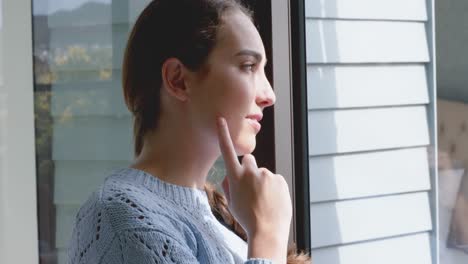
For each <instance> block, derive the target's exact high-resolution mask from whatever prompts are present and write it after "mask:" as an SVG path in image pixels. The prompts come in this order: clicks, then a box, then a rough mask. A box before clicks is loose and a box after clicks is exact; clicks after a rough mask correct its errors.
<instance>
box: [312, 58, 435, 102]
mask: <svg viewBox="0 0 468 264" xmlns="http://www.w3.org/2000/svg"><path fill="white" fill-rule="evenodd" d="M307 87H308V93H307V99H308V106H309V109H325V108H350V107H373V106H390V105H408V104H426V103H428V102H429V96H428V88H427V78H426V70H425V67H424V65H422V64H421V65H398V66H376V65H373V66H349V65H348V66H342V65H339V66H309V67H308V68H307Z"/></svg>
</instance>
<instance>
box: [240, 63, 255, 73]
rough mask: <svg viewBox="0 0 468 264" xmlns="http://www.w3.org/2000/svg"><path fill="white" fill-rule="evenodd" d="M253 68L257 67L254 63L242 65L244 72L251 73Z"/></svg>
mask: <svg viewBox="0 0 468 264" xmlns="http://www.w3.org/2000/svg"><path fill="white" fill-rule="evenodd" d="M255 66H257V64H256V63H248V64H244V65H242V69H243V70H245V71H249V72H252V71H254V69H255Z"/></svg>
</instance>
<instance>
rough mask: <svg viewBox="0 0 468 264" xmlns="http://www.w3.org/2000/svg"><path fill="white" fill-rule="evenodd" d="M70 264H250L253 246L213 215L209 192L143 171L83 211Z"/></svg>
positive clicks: (115, 181) (117, 177)
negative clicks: (180, 184) (207, 193)
mask: <svg viewBox="0 0 468 264" xmlns="http://www.w3.org/2000/svg"><path fill="white" fill-rule="evenodd" d="M68 253H69V263H70V264H78V263H86V264H106V263H107V264H150V263H151V264H156V263H191V264H192V263H214V264H225V263H248V264H271V263H272V262H271V261H270V260H267V259H248V260H247V259H246V258H247V244H246V243H245V242H244V241H243V240H241V239H240V238H239V237H237V236H236V235H235V234H234V233H232V232H231V231H229V230H227V229H226V228H225V227H224V226H223V225H221V224H220V223H219V222H218V221H217V219H216V218H215V216H214V215H213V214H212V212H211V209H210V205H209V203H208V198H207V196H206V193H205V192H203V191H201V190H198V189H192V188H186V187H181V186H177V185H173V184H170V183H167V182H164V181H161V180H159V179H158V178H156V177H154V176H152V175H150V174H148V173H145V172H143V171H140V170H136V169H132V168H125V169H120V170H116V171H115V172H114V173H112V174H111V175H110V176H108V177H107V178H106V180H105V182H104V184H103V185H102V186H101V188H99V189H98V190H97V191H96V192H94V193H93V194H92V195H91V197H90V198H89V199H88V200H87V201H86V202H85V204H84V205H83V206H82V207H81V208H80V210H79V212H78V214H77V216H76V219H75V226H74V229H73V235H72V239H71V241H70V245H69V252H68Z"/></svg>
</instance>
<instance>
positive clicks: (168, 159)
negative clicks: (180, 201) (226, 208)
mask: <svg viewBox="0 0 468 264" xmlns="http://www.w3.org/2000/svg"><path fill="white" fill-rule="evenodd" d="M171 120H177V122H174V121H171ZM205 129H206V128H205ZM202 130H203V129H200V128H198V129H196V126H192V125H190V120H187V119H185V120H181V119H180V118H167V119H164V118H163V117H161V118H160V123H159V125H158V128H157V129H156V130H155V131H151V132H149V133H148V134H147V135H146V137H145V140H144V144H143V149H142V151H141V153H140V154H139V155H138V157H137V158H136V159H135V162H134V163H133V164H132V165H131V166H130V167H132V168H135V169H140V170H143V171H146V172H147V173H149V174H151V175H153V176H156V177H158V178H159V179H161V180H163V181H166V182H169V183H172V184H176V185H180V186H184V187H190V188H198V189H200V190H203V189H204V185H205V182H206V178H207V176H208V172H209V171H210V169H211V167H212V166H213V164H214V163H215V161H216V159H217V158H218V157H219V156H220V151H219V146H218V141H217V137H216V136H215V135H211V134H210V133H207V131H206V130H204V131H202Z"/></svg>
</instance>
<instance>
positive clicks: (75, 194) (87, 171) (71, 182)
mask: <svg viewBox="0 0 468 264" xmlns="http://www.w3.org/2000/svg"><path fill="white" fill-rule="evenodd" d="M129 163H130V162H129V161H55V163H54V167H55V173H54V175H55V182H54V200H55V203H57V204H82V203H83V202H84V201H85V200H86V198H87V197H89V195H90V194H91V193H92V192H93V191H95V190H96V188H97V187H98V186H99V185H100V184H101V183H103V182H104V179H105V178H106V177H107V176H108V175H110V173H111V172H112V171H113V170H115V169H118V168H124V167H127V166H128V165H129ZM70 186H73V188H70Z"/></svg>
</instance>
